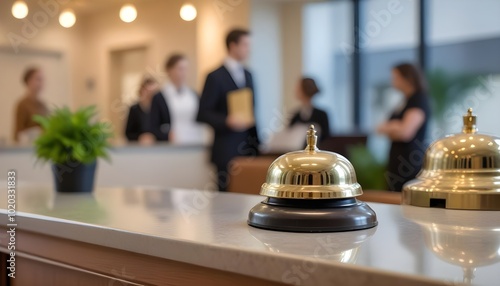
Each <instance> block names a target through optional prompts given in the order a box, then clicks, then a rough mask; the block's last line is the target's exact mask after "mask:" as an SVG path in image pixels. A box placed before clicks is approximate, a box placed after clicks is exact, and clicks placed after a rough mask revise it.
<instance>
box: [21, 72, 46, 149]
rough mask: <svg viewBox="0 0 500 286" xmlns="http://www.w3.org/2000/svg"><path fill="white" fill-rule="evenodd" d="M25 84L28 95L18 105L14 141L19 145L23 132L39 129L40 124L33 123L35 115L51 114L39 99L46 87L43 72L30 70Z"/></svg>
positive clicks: (24, 80) (26, 74) (25, 77)
mask: <svg viewBox="0 0 500 286" xmlns="http://www.w3.org/2000/svg"><path fill="white" fill-rule="evenodd" d="M23 82H24V84H25V85H26V93H25V95H24V96H23V98H21V99H20V100H19V102H18V103H17V107H16V115H15V127H14V141H15V142H17V143H19V141H20V135H21V134H22V133H23V132H26V131H29V130H31V129H35V128H37V127H39V124H38V123H36V122H35V121H33V116H34V115H48V113H49V111H48V109H47V107H46V106H45V104H44V103H43V102H42V101H41V100H40V98H39V95H40V92H41V91H42V89H43V85H44V78H43V73H42V71H41V70H40V69H39V68H35V67H32V68H28V69H27V70H26V72H25V73H24V76H23Z"/></svg>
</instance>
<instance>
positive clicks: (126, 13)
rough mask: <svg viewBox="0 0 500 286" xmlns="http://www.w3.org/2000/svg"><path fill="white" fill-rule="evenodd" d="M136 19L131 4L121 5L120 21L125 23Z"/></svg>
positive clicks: (135, 12) (133, 7) (135, 11)
mask: <svg viewBox="0 0 500 286" xmlns="http://www.w3.org/2000/svg"><path fill="white" fill-rule="evenodd" d="M135 18H137V10H136V9H135V6H134V5H132V4H126V5H123V7H122V8H121V9H120V19H122V21H123V22H125V23H130V22H133V21H134V20H135Z"/></svg>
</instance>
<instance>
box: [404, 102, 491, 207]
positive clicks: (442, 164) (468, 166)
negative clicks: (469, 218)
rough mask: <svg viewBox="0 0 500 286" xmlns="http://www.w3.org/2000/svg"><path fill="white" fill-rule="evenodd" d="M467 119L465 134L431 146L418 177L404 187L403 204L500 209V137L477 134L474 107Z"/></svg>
mask: <svg viewBox="0 0 500 286" xmlns="http://www.w3.org/2000/svg"><path fill="white" fill-rule="evenodd" d="M463 120H464V126H463V129H462V133H461V134H454V135H450V136H447V137H445V138H443V139H440V140H437V141H436V142H434V143H433V144H431V146H430V147H429V148H428V149H427V152H426V154H425V160H424V166H423V168H422V170H421V171H420V173H419V174H418V176H417V178H416V179H415V180H412V181H410V182H408V183H407V184H406V185H405V186H404V187H403V204H408V205H415V206H422V207H433V206H436V207H444V208H449V209H471V210H500V138H497V137H493V136H489V135H485V134H478V133H477V127H476V116H474V115H473V114H472V109H469V110H468V112H467V114H466V115H464V119H463Z"/></svg>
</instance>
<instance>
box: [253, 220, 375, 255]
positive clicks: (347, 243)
mask: <svg viewBox="0 0 500 286" xmlns="http://www.w3.org/2000/svg"><path fill="white" fill-rule="evenodd" d="M376 230H377V228H369V229H364V230H359V231H353V232H338V233H324V234H320V235H318V234H311V233H303V234H301V235H297V236H290V237H288V238H287V239H286V240H283V241H280V239H279V238H280V237H282V236H283V233H282V232H275V231H267V232H263V231H260V230H257V229H255V228H248V231H249V233H250V234H251V235H252V236H253V237H254V238H255V239H256V240H258V241H259V242H261V243H262V244H263V245H264V246H265V247H266V249H267V250H268V251H270V252H276V253H290V254H296V255H301V256H306V257H308V259H310V260H313V259H325V260H329V261H338V262H342V263H355V262H356V254H357V253H358V250H359V249H360V248H361V246H362V245H363V243H364V242H366V241H367V240H369V239H370V237H371V236H372V235H373V234H374V233H375V232H376ZM278 241H279V243H278ZM297 245H300V246H301V247H300V248H299V247H294V246H297ZM294 248H295V249H296V250H295V251H293V252H291V251H290V250H291V249H294Z"/></svg>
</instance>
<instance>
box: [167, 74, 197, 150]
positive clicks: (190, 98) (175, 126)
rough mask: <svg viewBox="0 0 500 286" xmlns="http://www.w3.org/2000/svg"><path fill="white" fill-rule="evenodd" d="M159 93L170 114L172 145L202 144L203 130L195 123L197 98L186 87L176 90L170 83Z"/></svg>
mask: <svg viewBox="0 0 500 286" xmlns="http://www.w3.org/2000/svg"><path fill="white" fill-rule="evenodd" d="M161 92H162V94H163V96H164V98H165V101H166V102H167V105H168V110H169V112H170V122H171V125H170V132H172V134H173V136H172V137H173V138H172V140H171V141H172V143H175V144H200V143H204V141H205V137H206V136H205V135H206V134H205V132H204V128H203V126H202V125H201V124H199V123H197V122H196V115H197V113H198V96H197V95H196V94H195V93H194V92H193V91H192V90H191V89H189V88H188V87H182V88H181V89H180V90H177V88H176V87H175V86H174V85H173V84H172V83H167V84H165V85H164V86H163V88H162V91H161Z"/></svg>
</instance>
